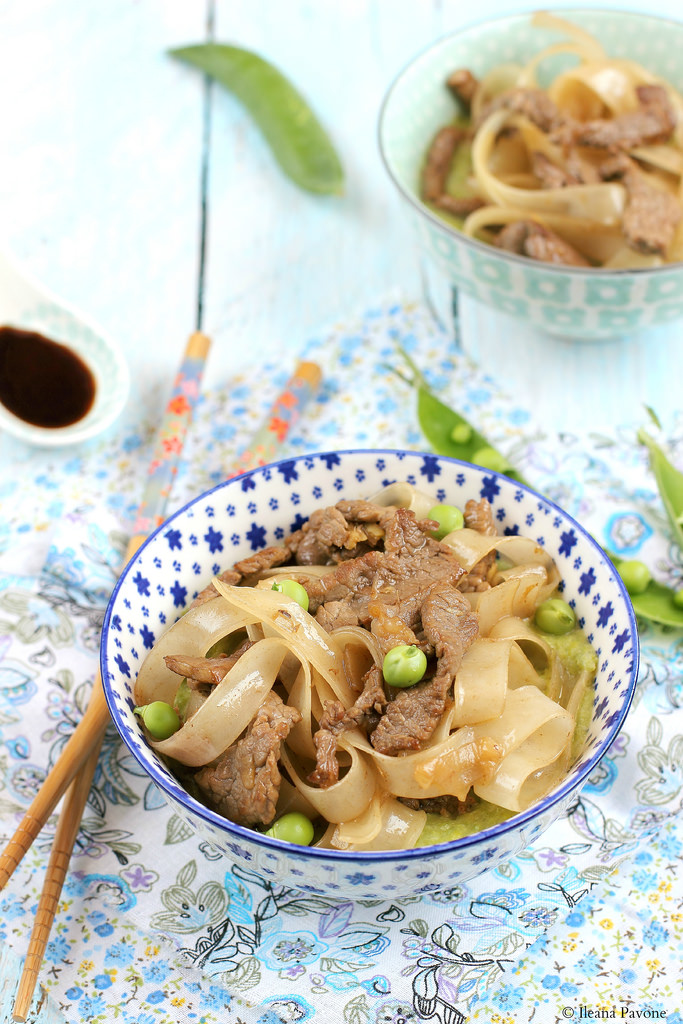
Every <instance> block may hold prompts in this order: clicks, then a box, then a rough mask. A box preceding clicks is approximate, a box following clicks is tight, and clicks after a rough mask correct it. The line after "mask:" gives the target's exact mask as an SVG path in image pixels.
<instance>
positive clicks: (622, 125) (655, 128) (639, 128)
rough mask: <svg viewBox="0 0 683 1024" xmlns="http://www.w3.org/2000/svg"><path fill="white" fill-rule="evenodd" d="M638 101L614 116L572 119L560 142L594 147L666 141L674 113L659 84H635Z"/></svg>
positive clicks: (673, 121) (612, 147)
mask: <svg viewBox="0 0 683 1024" xmlns="http://www.w3.org/2000/svg"><path fill="white" fill-rule="evenodd" d="M636 95H637V97H638V101H639V103H640V107H639V109H638V110H631V111H629V112H628V113H626V114H620V115H619V116H618V117H614V118H610V119H607V118H604V119H603V118H596V119H595V120H593V121H585V122H579V121H575V122H572V123H571V124H567V125H565V126H564V128H563V129H562V136H563V141H565V142H566V141H567V140H568V138H571V141H572V142H574V143H575V144H577V145H579V146H592V147H596V148H598V149H633V148H634V147H635V146H642V145H646V144H655V143H659V142H667V141H668V139H669V138H670V137H671V134H672V132H673V130H674V128H675V127H676V114H675V111H674V110H673V107H672V106H671V103H670V102H669V97H668V96H667V94H666V90H665V89H664V88H663V86H661V85H639V86H636Z"/></svg>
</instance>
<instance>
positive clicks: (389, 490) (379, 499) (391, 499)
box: [368, 480, 436, 519]
mask: <svg viewBox="0 0 683 1024" xmlns="http://www.w3.org/2000/svg"><path fill="white" fill-rule="evenodd" d="M368 501H369V502H371V503H372V504H373V505H381V506H382V507H383V508H386V507H388V506H390V505H398V506H400V507H401V508H408V509H410V511H411V512H414V513H415V516H416V518H417V519H427V518H428V515H429V512H430V510H431V509H433V508H434V505H435V504H436V502H435V501H434V498H433V497H432V496H431V495H429V494H425V493H424V492H423V491H418V489H417V487H413V485H412V484H409V483H408V482H407V481H405V480H397V481H396V483H393V484H387V486H386V487H383V488H382V489H381V490H380V491H377V492H376V493H375V494H373V495H372V496H371V497H370V498H368Z"/></svg>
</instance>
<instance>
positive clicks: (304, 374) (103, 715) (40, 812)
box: [0, 333, 321, 1021]
mask: <svg viewBox="0 0 683 1024" xmlns="http://www.w3.org/2000/svg"><path fill="white" fill-rule="evenodd" d="M209 344H210V343H209V340H208V338H206V337H205V336H204V335H202V334H199V333H195V334H194V335H192V337H191V338H190V340H189V342H188V345H187V348H186V351H185V357H184V359H183V363H182V364H181V368H180V370H179V372H178V375H177V377H176V381H175V385H174V389H173V393H172V395H171V398H170V400H169V403H168V405H167V408H166V414H165V416H164V419H163V422H162V426H161V428H160V430H159V434H158V438H157V445H156V449H155V453H154V456H153V458H152V461H151V463H150V470H149V476H148V480H147V484H146V487H145V493H144V496H143V500H142V502H141V504H140V507H139V509H138V515H137V519H136V523H135V528H136V533H135V535H134V536H133V537H132V538H131V539H130V541H129V543H128V548H127V550H126V555H125V560H124V564H127V563H128V562H129V561H130V559H131V558H132V557H133V555H134V554H135V552H136V551H137V549H138V548H139V547H140V545H141V544H142V543H143V542H144V540H145V539H146V536H147V532H146V531H148V530H149V529H150V528H153V527H156V526H158V525H159V524H160V523H161V522H163V518H164V517H163V514H162V510H163V508H164V507H165V504H166V501H167V498H168V495H169V493H170V489H171V485H172V481H173V477H174V476H175V473H176V471H177V460H178V458H179V455H180V450H181V448H182V440H183V438H184V434H185V432H186V430H187V427H188V426H189V423H190V419H191V416H192V413H193V411H194V406H195V404H196V400H197V398H198V394H199V380H200V378H201V374H202V372H203V366H204V362H205V360H206V355H207V354H208V346H209ZM320 379H321V371H320V368H319V367H318V366H317V365H316V364H315V363H298V364H297V367H296V369H295V372H294V375H293V376H292V377H291V378H290V379H289V381H288V382H287V385H286V387H285V390H284V391H283V393H282V394H281V395H280V396H279V397H278V398H277V399H276V401H275V403H274V404H273V406H272V408H271V410H270V413H269V416H268V418H267V419H266V421H265V423H264V425H263V427H262V428H261V430H259V432H258V433H257V434H256V435H255V438H254V439H253V441H252V443H251V444H250V445H249V447H248V449H246V450H245V452H243V453H242V456H241V457H240V460H239V462H238V463H237V464H236V465H235V468H234V470H233V473H232V474H231V475H232V476H235V475H238V474H240V473H243V472H245V471H246V470H248V469H253V468H255V466H257V465H263V464H264V462H265V461H266V458H265V457H264V456H267V458H273V457H274V456H275V454H276V452H277V448H278V446H279V445H281V444H282V442H283V441H284V440H285V437H286V436H287V434H288V433H289V431H290V430H291V427H292V426H293V425H294V423H296V421H297V420H298V419H299V416H300V414H301V410H302V409H303V406H304V405H305V404H306V402H307V401H308V400H309V398H310V397H311V395H312V394H313V392H314V391H315V389H316V388H317V386H318V384H319V382H320ZM109 720H110V719H109V712H108V708H107V704H106V700H105V697H104V690H103V688H102V680H101V676H100V674H99V672H98V673H97V675H96V678H95V683H94V686H93V691H92V694H91V698H90V702H89V704H88V708H87V709H86V713H85V715H84V717H83V719H82V720H81V722H80V723H79V726H78V727H77V729H76V730H75V732H74V734H73V736H72V737H71V740H69V743H68V744H67V746H66V747H65V748H64V752H63V754H62V756H61V757H60V759H59V761H57V763H56V764H55V766H54V768H53V769H52V771H51V772H50V774H49V775H48V778H47V779H46V780H45V783H44V784H43V787H42V789H41V791H40V792H39V794H38V796H37V797H36V799H35V800H34V802H33V804H32V805H31V807H30V808H29V811H28V812H27V814H26V816H25V818H24V821H22V823H21V825H20V826H19V829H18V830H17V833H16V834H15V836H14V838H13V840H11V841H10V844H9V846H8V847H7V849H6V851H5V853H4V854H3V857H2V858H0V888H2V885H3V884H4V883H5V882H6V880H7V878H9V875H10V874H11V873H12V871H13V870H14V868H15V867H16V865H17V864H18V863H19V861H20V860H21V857H22V856H23V855H24V854H25V853H26V851H27V850H28V849H29V847H30V845H31V843H32V842H33V840H34V839H35V837H36V836H37V835H38V832H39V831H40V829H41V828H42V826H43V824H44V823H45V821H46V820H47V818H48V817H49V815H50V814H51V813H52V810H53V809H54V807H55V806H56V804H57V802H58V800H59V798H60V797H61V795H62V794H63V793H64V791H65V790H66V788H67V786H68V785H69V782H70V780H71V779H72V778H73V777H74V774H75V773H76V772H78V770H79V768H81V767H82V766H83V764H84V763H85V768H84V770H83V772H82V773H81V775H80V776H79V778H78V780H77V781H78V783H79V784H78V785H77V783H76V782H74V783H73V784H72V786H71V789H70V790H69V793H68V796H67V799H66V800H65V803H64V807H63V809H62V813H61V815H60V820H59V824H58V828H57V833H56V835H55V841H54V845H53V849H52V854H51V857H50V861H49V863H48V867H47V871H46V878H45V885H44V888H43V895H42V896H41V901H40V904H39V907H38V915H37V918H36V922H35V925H34V931H33V933H32V935H31V943H30V945H29V951H28V953H27V956H26V962H25V965H24V970H23V973H22V977H21V980H20V983H19V989H18V992H17V997H16V1002H15V1007H14V1020H15V1021H25V1020H26V1014H27V1012H28V1008H29V1006H30V1003H31V999H32V997H33V992H34V990H35V986H36V983H37V980H38V973H39V970H40V965H41V962H42V957H43V953H44V950H45V944H46V943H47V940H48V938H49V934H50V928H51V925H52V921H53V919H54V916H55V913H56V910H57V906H58V902H59V894H60V892H61V887H62V884H63V881H64V877H65V875H66V870H67V867H68V863H69V858H70V856H71V852H72V850H73V845H74V842H75V839H76V836H77V834H78V826H79V823H80V819H81V815H82V812H83V808H84V807H85V804H86V802H87V799H88V794H89V792H90V784H91V782H92V776H93V774H94V772H95V768H96V765H97V757H98V755H99V750H100V745H101V742H102V738H103V736H104V732H105V730H106V727H107V725H108V723H109ZM67 752H69V756H68V758H66V762H65V763H64V764H62V762H63V761H64V759H65V755H66V754H67ZM86 779H87V783H86V781H85V780H86ZM48 807H49V809H47V808H48ZM63 821H64V823H63ZM74 829H75V831H74ZM3 866H4V873H6V877H5V878H4V881H2V879H3V877H4V874H3ZM55 893H56V895H55ZM22 1014H23V1016H22Z"/></svg>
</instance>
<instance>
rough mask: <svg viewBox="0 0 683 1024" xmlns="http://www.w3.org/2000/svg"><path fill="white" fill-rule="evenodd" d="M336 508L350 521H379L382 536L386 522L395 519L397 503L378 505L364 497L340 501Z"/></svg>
mask: <svg viewBox="0 0 683 1024" xmlns="http://www.w3.org/2000/svg"><path fill="white" fill-rule="evenodd" d="M335 508H336V509H338V510H339V512H341V514H342V515H343V516H344V518H345V519H348V520H349V521H350V522H355V523H379V525H380V527H382V536H384V530H383V528H384V526H385V524H386V523H388V522H389V520H390V519H393V517H394V514H395V512H396V506H395V505H376V504H375V502H374V501H364V500H363V499H362V498H356V499H346V500H342V501H338V502H337V504H336V505H335Z"/></svg>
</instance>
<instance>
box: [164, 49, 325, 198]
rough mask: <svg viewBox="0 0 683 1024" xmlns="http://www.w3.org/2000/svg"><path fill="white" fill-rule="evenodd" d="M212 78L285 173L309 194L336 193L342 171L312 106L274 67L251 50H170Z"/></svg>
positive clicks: (177, 57)
mask: <svg viewBox="0 0 683 1024" xmlns="http://www.w3.org/2000/svg"><path fill="white" fill-rule="evenodd" d="M169 53H170V55H171V56H172V57H175V58H176V59H177V60H180V61H183V62H184V63H186V64H190V65H192V66H193V67H195V68H197V69H198V70H200V71H203V72H204V74H206V75H209V77H210V78H214V79H215V80H216V81H217V82H219V83H220V84H221V85H223V86H224V87H225V88H226V89H228V90H229V91H230V92H231V93H233V94H234V95H235V96H236V97H237V99H238V100H240V101H241V103H243V104H244V106H245V107H246V108H247V110H248V111H249V113H250V114H251V116H252V117H253V119H254V121H255V122H256V124H257V125H258V126H259V128H260V129H261V132H262V133H263V136H264V138H265V139H266V141H267V143H268V145H269V146H270V148H271V150H272V153H273V156H274V157H275V159H276V160H277V162H278V163H279V165H280V167H281V168H282V170H283V171H284V173H285V174H286V175H287V176H288V177H289V178H290V179H291V180H292V181H293V182H294V183H295V184H296V185H298V186H299V187H300V188H302V189H305V190H306V191H308V192H317V193H322V194H336V195H340V194H341V192H342V190H343V185H344V171H343V168H342V165H341V162H340V160H339V157H338V155H337V152H336V150H335V148H334V146H333V145H332V142H331V141H330V138H329V136H328V135H327V132H326V131H325V129H324V128H323V127H322V125H321V124H320V122H319V121H318V119H317V117H316V116H315V114H314V113H313V111H312V110H311V108H310V106H309V105H308V103H307V102H306V100H305V99H304V98H303V96H302V95H301V94H300V93H299V92H298V90H297V89H296V88H295V87H294V86H293V85H292V83H291V82H290V81H289V79H288V78H286V77H285V75H283V74H282V72H281V71H279V70H278V69H277V68H276V67H274V66H273V65H272V64H270V63H269V62H268V61H266V60H264V59H263V57H260V56H259V55H258V54H256V53H252V52H251V51H250V50H245V49H242V48H241V47H238V46H228V45H226V44H223V43H201V44H198V45H196V46H184V47H180V48H178V49H174V50H170V51H169Z"/></svg>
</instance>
